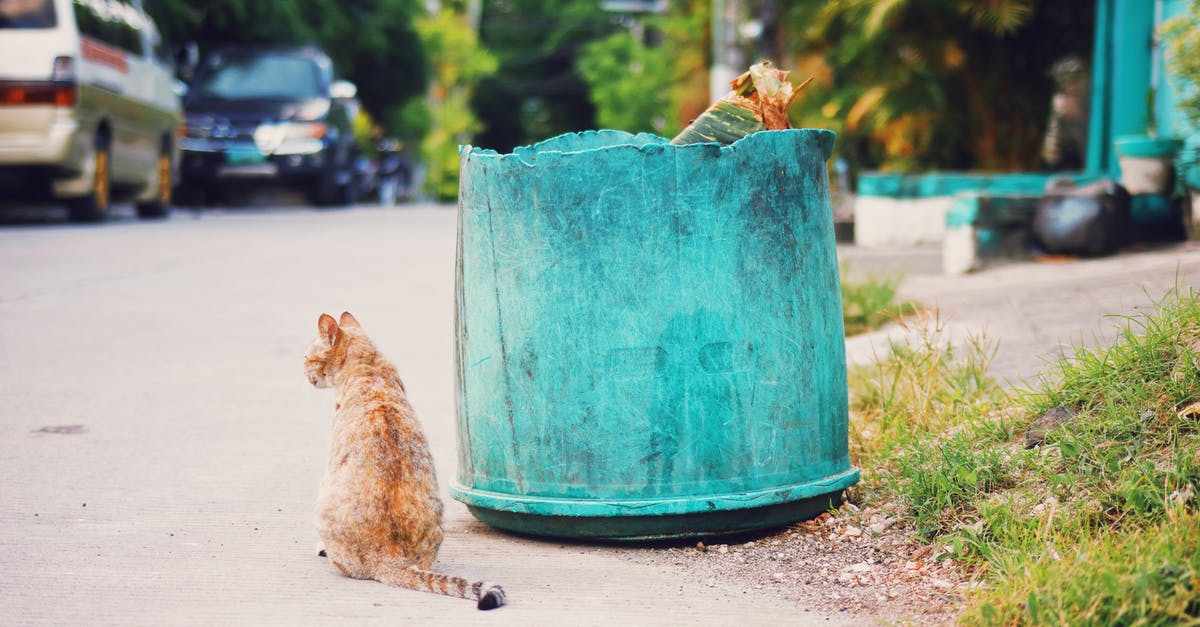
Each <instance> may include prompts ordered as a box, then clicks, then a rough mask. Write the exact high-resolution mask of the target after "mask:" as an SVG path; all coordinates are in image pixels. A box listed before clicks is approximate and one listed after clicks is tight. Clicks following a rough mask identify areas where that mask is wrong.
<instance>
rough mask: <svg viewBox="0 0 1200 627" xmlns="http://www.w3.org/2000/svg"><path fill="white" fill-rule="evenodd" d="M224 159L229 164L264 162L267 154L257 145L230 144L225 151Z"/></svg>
mask: <svg viewBox="0 0 1200 627" xmlns="http://www.w3.org/2000/svg"><path fill="white" fill-rule="evenodd" d="M225 160H226V161H227V162H228V163H229V164H230V165H252V164H256V163H263V162H265V161H266V160H267V156H266V155H264V154H263V153H262V151H261V150H259V149H258V146H230V147H229V148H228V150H227V152H226V153H225Z"/></svg>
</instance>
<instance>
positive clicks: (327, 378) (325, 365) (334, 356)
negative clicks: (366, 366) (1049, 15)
mask: <svg viewBox="0 0 1200 627" xmlns="http://www.w3.org/2000/svg"><path fill="white" fill-rule="evenodd" d="M362 337H364V336H363V335H362V327H361V326H359V324H358V320H355V319H354V316H352V315H350V312H348V311H347V312H343V313H342V318H341V320H334V319H333V316H331V315H329V314H321V317H320V318H319V319H317V339H316V340H314V341H313V343H312V346H309V347H308V352H306V353H305V354H304V374H305V375H307V376H308V382H309V383H311V384H313V385H315V386H316V387H319V388H327V387H330V386H332V385H333V379H334V377H335V376H336V375H337V373H338V371H339V370H341V368H342V366H344V365H345V364H346V361H347V359H349V358H350V356H351V355H352V354H353V352H354V351H353V346H354V345H355V344H357V343H360V342H359V340H360V339H361V338H362Z"/></svg>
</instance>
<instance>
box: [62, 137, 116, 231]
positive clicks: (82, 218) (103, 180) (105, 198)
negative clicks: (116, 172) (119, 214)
mask: <svg viewBox="0 0 1200 627" xmlns="http://www.w3.org/2000/svg"><path fill="white" fill-rule="evenodd" d="M92 166H93V169H94V170H95V173H94V174H93V176H92V187H91V191H90V192H89V193H88V195H87V196H84V197H82V198H75V199H73V200H71V201H70V202H69V203H68V204H67V209H68V211H69V214H70V218H71V220H72V221H74V222H100V221H101V220H103V219H104V218H106V217H108V210H109V208H110V207H111V205H112V152H111V151H110V150H109V147H108V142H106V141H104V140H103V139H97V140H96V151H95V153H93V155H92Z"/></svg>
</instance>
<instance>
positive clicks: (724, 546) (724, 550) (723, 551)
mask: <svg viewBox="0 0 1200 627" xmlns="http://www.w3.org/2000/svg"><path fill="white" fill-rule="evenodd" d="M728 552H729V545H728V544H722V545H721V546H719V547H717V553H720V554H721V555H725V554H726V553H728Z"/></svg>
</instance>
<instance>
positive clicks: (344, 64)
mask: <svg viewBox="0 0 1200 627" xmlns="http://www.w3.org/2000/svg"><path fill="white" fill-rule="evenodd" d="M145 7H146V11H147V12H148V13H149V14H150V15H151V16H153V17H154V19H155V22H157V23H158V25H159V28H160V29H161V30H162V31H163V35H164V37H165V38H166V39H167V41H169V42H171V43H173V44H175V45H180V44H183V43H185V42H196V43H197V44H198V45H199V46H200V50H201V53H202V54H203V53H204V52H205V51H207V50H210V49H213V48H216V47H219V46H221V45H228V44H255V45H301V44H308V43H312V44H316V45H318V46H320V47H321V48H322V49H323V50H324V51H325V52H326V53H327V54H329V56H330V57H331V58H332V59H333V62H334V65H335V66H336V68H337V70H338V72H339V75H340V76H339V78H346V79H348V80H350V81H353V82H354V83H355V84H356V85H357V86H358V97H359V99H360V100H361V101H362V103H363V106H364V107H365V108H366V109H367V110H368V111H369V112H370V113H371V115H372V116H373V117H374V118H376V119H379V120H389V121H390V120H392V119H393V118H394V117H395V116H396V115H397V112H398V111H399V110H401V109H402V108H403V107H404V106H405V104H406V103H407V102H409V101H410V100H412V99H413V98H416V97H418V96H420V95H421V94H423V93H424V92H425V88H426V85H427V83H428V80H429V74H430V69H429V63H428V60H427V59H428V55H427V54H426V52H425V48H424V46H423V45H422V42H421V39H420V37H419V36H418V34H417V31H416V28H415V20H416V18H417V17H418V16H420V15H423V14H424V12H425V9H424V5H423V3H422V2H421V1H420V0H340V1H338V0H271V2H261V1H257V0H146V1H145Z"/></svg>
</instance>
